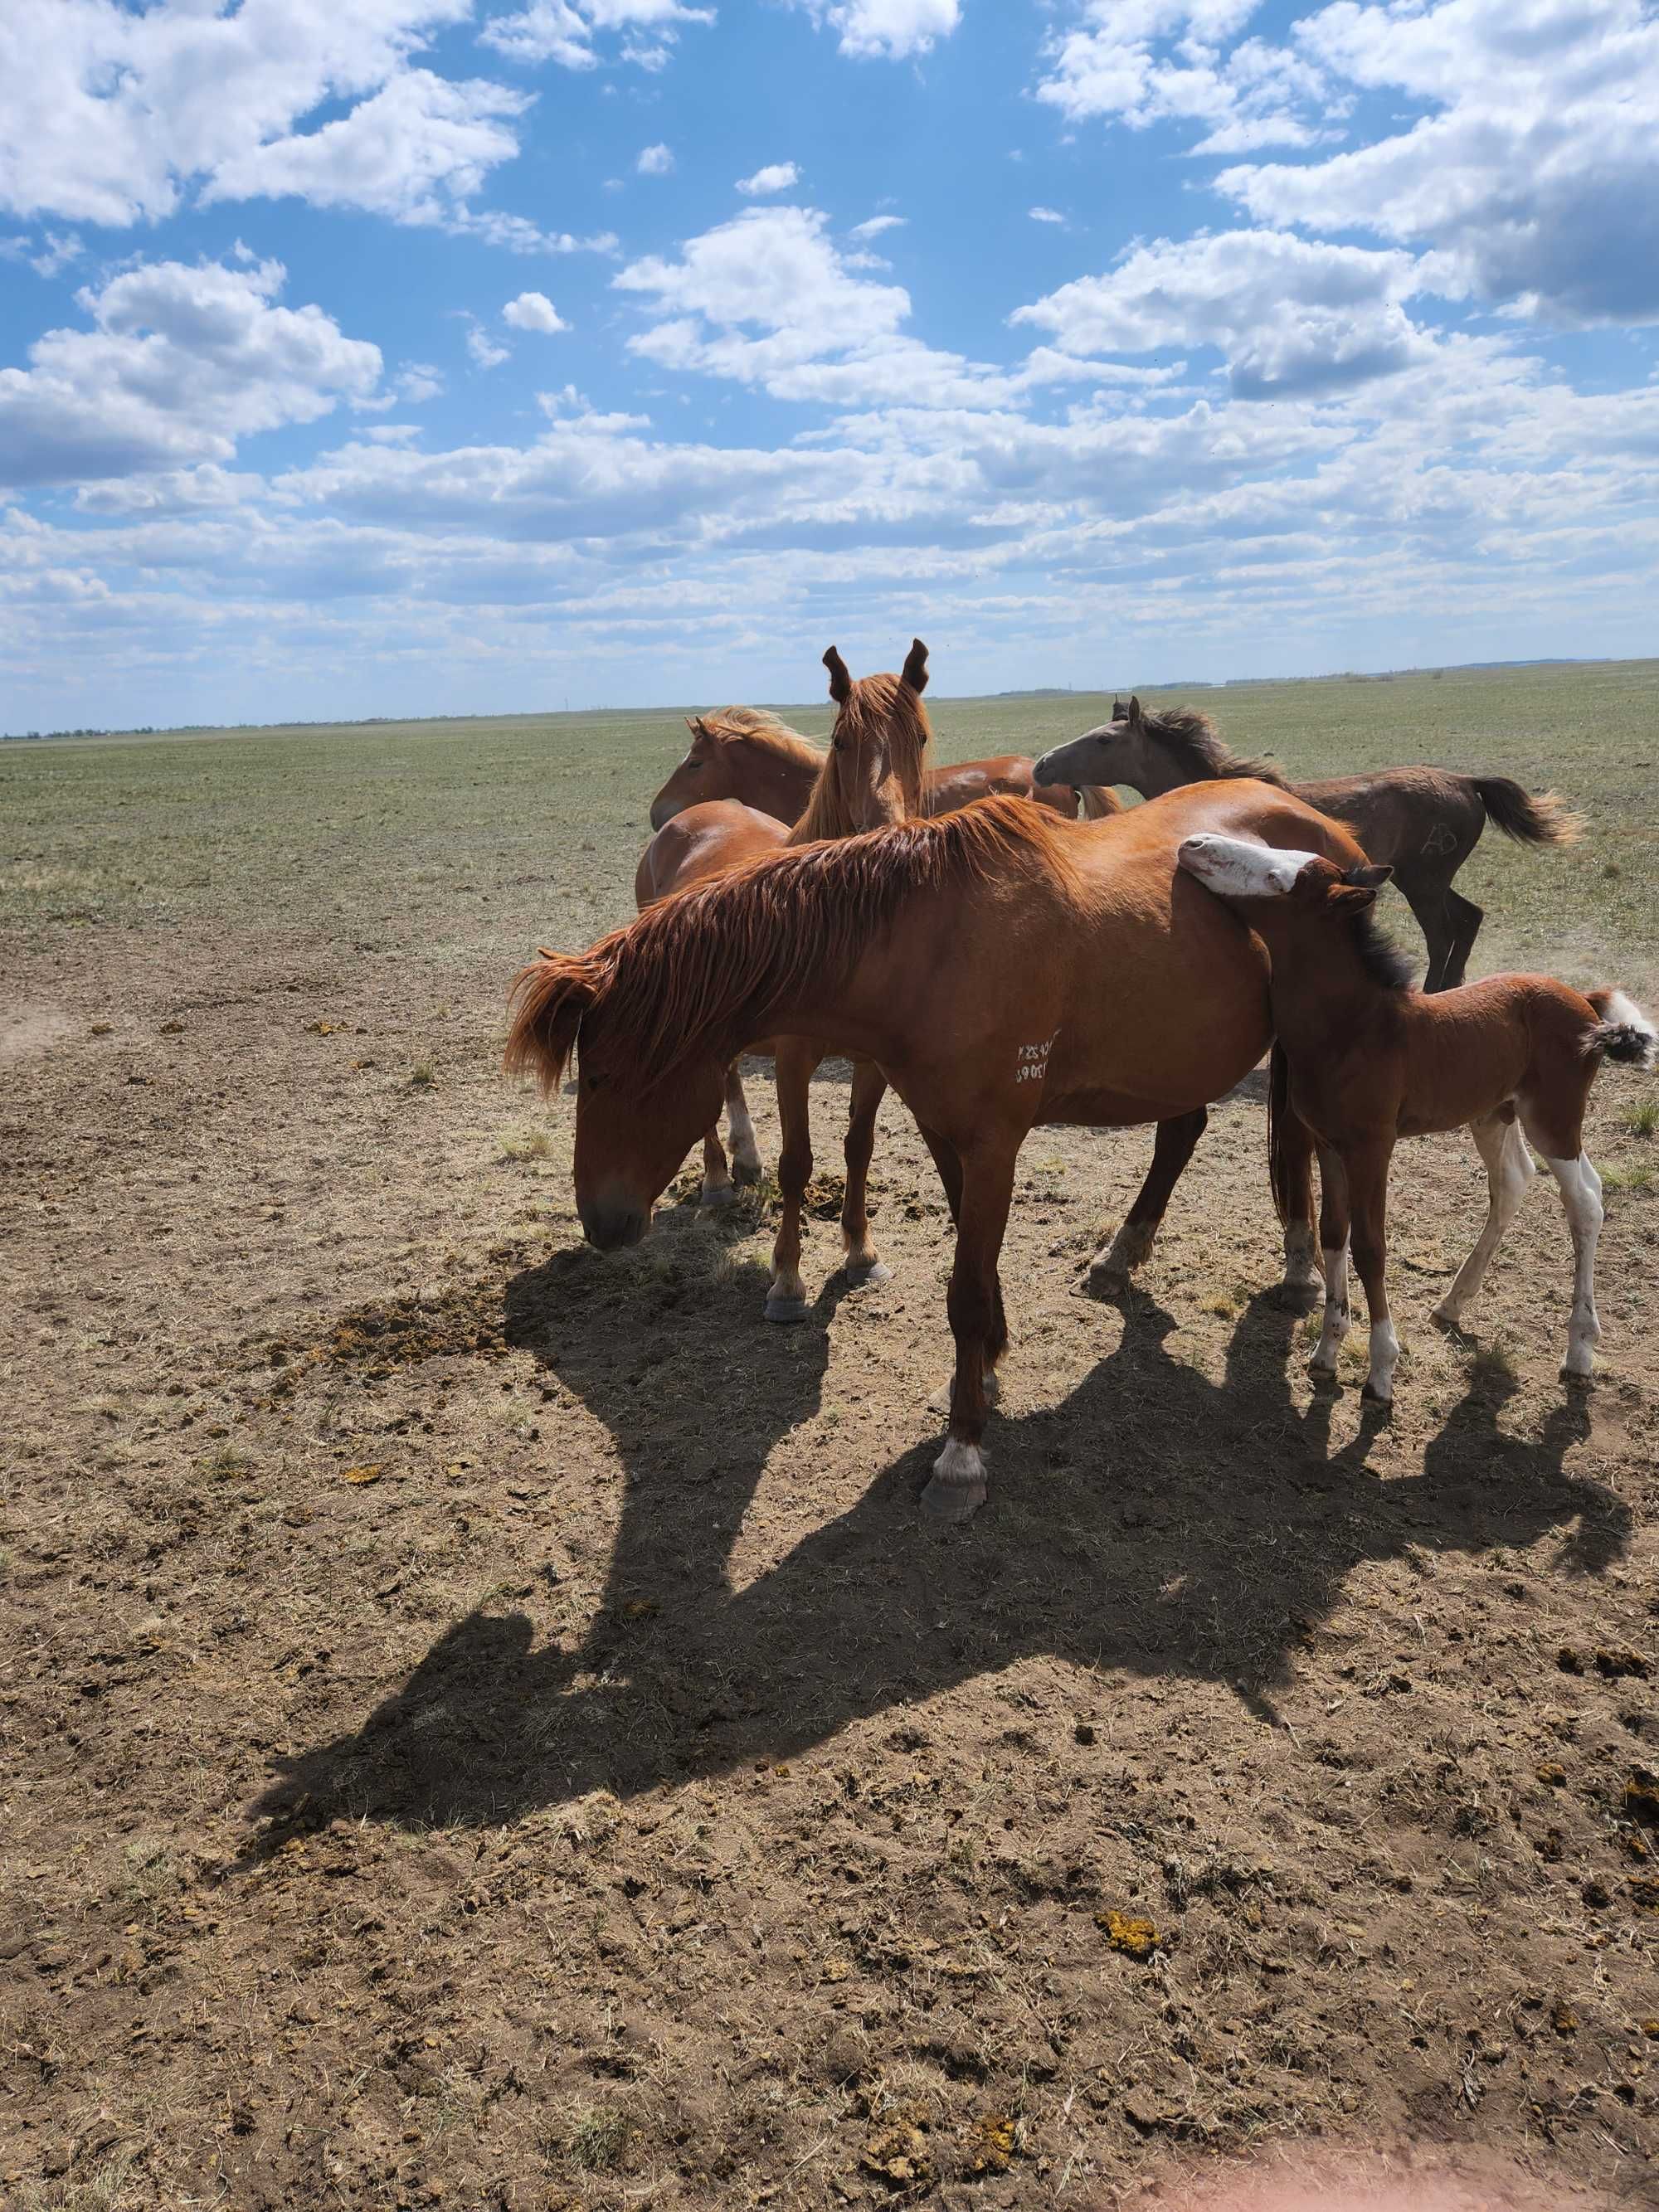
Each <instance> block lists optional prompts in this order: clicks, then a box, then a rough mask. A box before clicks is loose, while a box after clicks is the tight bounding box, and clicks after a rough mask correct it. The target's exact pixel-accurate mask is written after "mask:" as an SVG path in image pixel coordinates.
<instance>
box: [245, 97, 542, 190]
mask: <svg viewBox="0 0 1659 2212" xmlns="http://www.w3.org/2000/svg"><path fill="white" fill-rule="evenodd" d="M528 105H529V100H528V98H527V96H526V94H523V93H519V92H512V91H509V90H508V89H507V88H506V87H505V86H503V85H499V84H488V83H484V82H481V81H477V80H475V81H473V82H468V83H465V84H455V83H452V82H449V81H448V80H447V78H444V77H440V76H433V75H432V73H431V72H430V71H429V70H422V69H412V70H399V72H398V75H397V76H394V77H393V78H392V80H391V82H389V83H387V84H386V85H384V86H382V88H380V91H379V92H377V93H375V94H373V96H372V97H371V98H369V99H368V100H360V101H359V103H358V104H357V106H356V107H354V108H353V109H352V110H351V112H350V113H349V114H348V115H343V116H341V117H339V118H337V120H335V121H334V122H332V123H325V124H324V125H322V127H321V129H320V130H317V131H307V132H302V133H295V134H291V135H289V137H282V138H276V139H272V140H270V141H269V142H268V143H265V144H264V145H259V146H250V147H248V148H246V149H245V150H243V151H242V152H240V153H237V154H233V155H230V156H228V158H227V159H226V160H224V161H222V162H220V163H219V165H218V166H217V167H216V168H215V170H214V171H213V173H212V174H211V176H210V178H209V179H208V182H207V184H206V185H205V186H204V190H203V193H202V197H203V198H204V200H221V199H232V200H245V199H256V198H268V199H275V198H280V197H284V196H292V197H296V198H300V199H303V200H306V201H308V202H309V203H310V204H311V205H312V206H313V207H352V208H365V209H367V210H368V211H369V212H370V213H372V214H374V215H383V216H391V217H392V219H393V220H394V221H397V222H416V223H428V222H445V221H446V220H447V219H448V218H449V217H450V216H453V214H454V213H455V212H456V210H457V207H458V204H462V203H465V201H467V200H469V199H470V198H471V197H472V196H473V194H474V193H476V192H477V191H478V190H479V189H480V188H481V186H482V185H483V181H484V179H485V177H486V176H487V175H488V173H489V171H490V169H492V168H493V167H495V166H496V164H497V163H499V162H501V161H510V160H511V159H512V158H513V155H515V154H516V153H517V152H518V150H519V142H518V139H517V137H516V136H515V134H514V133H513V131H511V130H510V129H509V128H508V127H507V126H508V125H509V123H511V122H512V121H513V118H516V117H518V116H520V115H521V114H522V113H523V112H524V110H525V108H526V106H528Z"/></svg>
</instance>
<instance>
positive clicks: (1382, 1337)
mask: <svg viewBox="0 0 1659 2212" xmlns="http://www.w3.org/2000/svg"><path fill="white" fill-rule="evenodd" d="M1399 1363H1400V1339H1399V1338H1398V1337H1397V1336H1396V1335H1395V1332H1394V1323H1393V1322H1391V1321H1390V1320H1389V1318H1388V1316H1387V1315H1386V1314H1385V1315H1384V1316H1383V1319H1382V1320H1381V1321H1374V1322H1372V1323H1371V1335H1370V1371H1369V1372H1368V1374H1367V1375H1366V1376H1365V1389H1366V1393H1367V1395H1369V1396H1370V1397H1373V1398H1379V1399H1381V1401H1383V1404H1384V1405H1385V1406H1388V1405H1392V1404H1393V1402H1394V1370H1395V1367H1396V1366H1398V1364H1399Z"/></svg>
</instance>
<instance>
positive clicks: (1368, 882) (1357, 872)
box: [1342, 860, 1394, 891]
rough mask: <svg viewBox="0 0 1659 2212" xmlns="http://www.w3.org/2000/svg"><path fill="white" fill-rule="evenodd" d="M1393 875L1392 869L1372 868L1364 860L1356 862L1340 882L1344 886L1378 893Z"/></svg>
mask: <svg viewBox="0 0 1659 2212" xmlns="http://www.w3.org/2000/svg"><path fill="white" fill-rule="evenodd" d="M1393 874H1394V870H1393V869H1392V868H1374V867H1370V866H1368V865H1367V864H1366V863H1365V862H1364V860H1356V861H1355V862H1354V864H1353V866H1352V867H1351V868H1350V869H1349V870H1348V871H1347V872H1346V875H1345V876H1344V877H1343V878H1342V880H1343V882H1344V883H1345V884H1358V886H1360V887H1361V888H1362V889H1364V890H1373V891H1379V890H1382V888H1383V884H1386V883H1387V882H1388V881H1389V878H1391V877H1392V876H1393Z"/></svg>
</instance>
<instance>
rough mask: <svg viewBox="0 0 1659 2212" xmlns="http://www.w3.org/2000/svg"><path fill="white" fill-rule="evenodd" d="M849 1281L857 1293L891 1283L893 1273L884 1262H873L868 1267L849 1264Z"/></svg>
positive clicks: (850, 1262)
mask: <svg viewBox="0 0 1659 2212" xmlns="http://www.w3.org/2000/svg"><path fill="white" fill-rule="evenodd" d="M847 1279H848V1283H849V1284H850V1285H851V1286H852V1288H853V1289H854V1290H855V1291H867V1290H871V1289H873V1288H874V1287H875V1285H877V1284H878V1283H890V1282H891V1281H892V1279H893V1271H892V1269H891V1268H890V1267H889V1266H888V1265H887V1263H886V1261H884V1260H872V1261H871V1262H870V1264H869V1266H868V1267H854V1265H853V1263H852V1261H850V1260H849V1261H848V1263H847Z"/></svg>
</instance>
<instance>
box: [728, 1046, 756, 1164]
mask: <svg viewBox="0 0 1659 2212" xmlns="http://www.w3.org/2000/svg"><path fill="white" fill-rule="evenodd" d="M726 1134H727V1135H728V1136H729V1137H730V1138H731V1139H732V1175H733V1176H735V1177H736V1178H737V1180H738V1182H751V1183H752V1182H759V1181H760V1179H761V1175H762V1173H763V1170H762V1168H761V1156H760V1146H758V1145H757V1143H756V1142H755V1125H754V1123H753V1122H752V1121H750V1118H749V1101H748V1100H747V1099H746V1098H745V1097H744V1095H743V1077H742V1075H741V1074H740V1073H738V1063H737V1061H736V1060H733V1061H732V1065H731V1066H730V1067H728V1068H727V1069H726Z"/></svg>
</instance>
